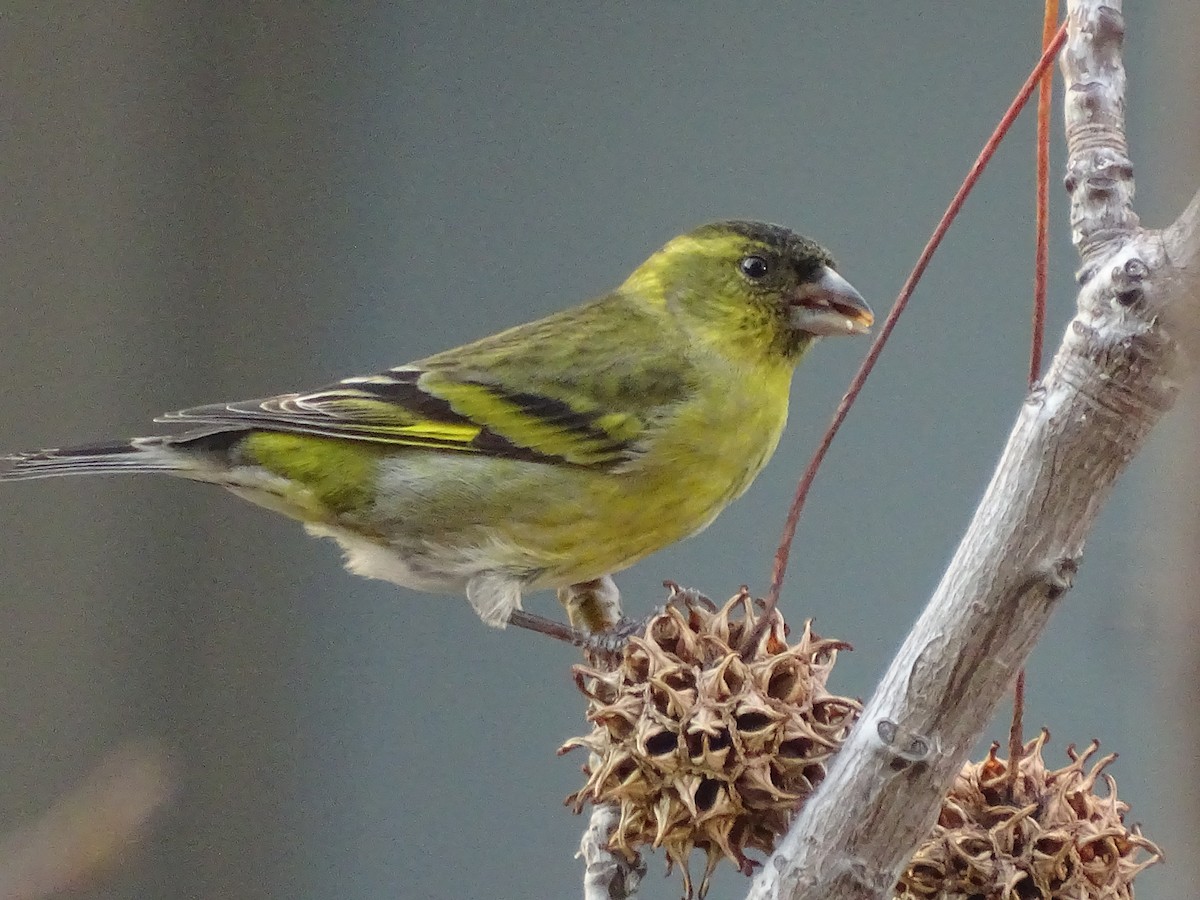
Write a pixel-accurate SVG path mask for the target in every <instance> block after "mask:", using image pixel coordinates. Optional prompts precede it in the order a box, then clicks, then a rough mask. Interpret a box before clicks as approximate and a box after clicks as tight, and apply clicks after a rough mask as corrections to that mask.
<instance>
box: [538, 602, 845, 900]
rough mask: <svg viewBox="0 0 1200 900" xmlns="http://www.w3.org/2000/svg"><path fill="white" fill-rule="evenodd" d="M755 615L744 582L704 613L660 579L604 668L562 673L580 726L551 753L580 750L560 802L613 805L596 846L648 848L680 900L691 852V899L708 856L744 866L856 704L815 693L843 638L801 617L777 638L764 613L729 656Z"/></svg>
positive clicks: (804, 788) (816, 771) (788, 810)
mask: <svg viewBox="0 0 1200 900" xmlns="http://www.w3.org/2000/svg"><path fill="white" fill-rule="evenodd" d="M757 622H758V612H757V611H756V608H755V604H754V601H753V600H752V599H751V597H750V595H749V593H748V592H747V591H746V590H745V589H744V588H743V589H742V591H741V592H739V593H738V594H737V596H735V597H733V599H731V600H730V601H729V602H728V603H726V604H725V606H724V607H722V608H721V609H719V610H718V609H717V608H716V607H715V606H714V605H713V604H712V603H711V602H710V601H708V600H707V599H705V598H702V597H700V596H699V595H697V594H695V593H694V592H690V591H684V590H680V589H678V588H677V587H674V586H672V588H671V597H670V599H669V601H668V603H667V606H666V608H665V609H664V610H663V612H662V613H660V614H658V615H656V616H654V617H653V618H651V619H650V620H649V622H647V624H646V627H645V629H644V631H643V632H642V633H641V634H640V635H639V636H635V637H632V638H630V640H629V643H628V646H627V647H626V648H625V652H624V655H623V657H622V658H621V660H620V662H619V664H617V665H616V666H615V668H613V669H611V670H607V671H605V670H601V669H597V668H590V667H587V666H576V667H575V670H574V671H575V678H576V682H577V684H578V685H579V689H580V690H581V691H582V692H583V693H584V694H585V695H586V696H587V698H588V719H589V721H591V722H592V724H593V726H594V728H593V730H592V732H591V734H589V735H587V736H584V737H577V738H572V739H571V740H569V741H567V742H566V743H565V744H563V746H562V747H561V748H560V750H559V752H560V753H565V752H567V751H569V750H572V749H574V748H576V747H583V748H585V749H587V750H588V751H590V757H589V760H588V762H587V764H586V765H585V766H584V768H583V771H584V774H585V775H587V783H586V784H585V785H584V786H583V788H582V789H580V790H579V791H577V792H576V793H574V794H572V795H571V796H570V797H568V798H567V804H568V805H570V806H573V807H574V809H575V811H576V812H580V811H581V810H582V808H583V806H584V805H585V804H586V803H587V802H589V801H590V802H592V803H596V804H601V803H608V804H614V805H615V806H617V807H619V809H620V813H621V815H620V820H619V822H618V824H617V826H616V828H615V829H614V831H613V834H612V838H611V840H610V848H611V849H612V850H613V851H614V852H618V853H621V854H622V855H624V856H625V857H626V858H627V859H629V860H631V861H633V860H636V859H637V858H638V851H639V848H642V847H662V848H663V849H664V850H665V852H666V855H667V866H668V871H670V869H671V867H672V866H673V865H676V864H677V865H678V866H679V867H680V869H681V871H682V873H683V879H684V890H685V892H686V894H687V896H688V897H691V896H692V893H693V891H692V879H691V874H690V872H689V870H688V859H689V857H690V856H691V854H692V851H693V850H700V851H701V852H703V853H704V854H705V855H706V860H705V868H704V874H703V877H702V878H701V879H700V885H699V894H700V896H701V897H703V896H704V894H705V892H706V890H707V887H708V881H709V878H710V876H711V875H712V872H713V870H714V868H715V867H716V866H717V864H718V863H719V862H720V861H721V860H722V859H728V860H730V861H731V862H732V863H733V864H734V865H735V866H737V867H738V869H740V870H741V871H742V872H744V873H746V874H749V873H750V872H751V871H752V870H753V866H754V865H756V863H754V862H753V861H752V860H750V859H749V858H748V857H747V855H746V854H747V851H751V850H754V851H761V852H764V853H767V852H770V850H771V849H772V848H773V847H774V844H775V840H776V838H777V837H778V836H779V835H780V834H781V833H783V831H784V830H785V829H786V828H787V826H788V823H789V821H790V819H791V816H792V813H793V812H794V811H795V809H796V807H797V805H798V804H799V803H801V802H802V801H803V800H804V798H806V797H807V796H808V795H809V794H810V793H811V792H812V790H813V788H814V786H815V785H816V784H818V783H819V782H820V781H821V780H822V779H823V778H824V777H825V765H824V764H825V760H826V759H828V758H829V756H830V755H831V754H832V753H834V751H836V750H837V749H838V747H840V746H841V744H842V741H843V740H844V739H845V737H846V733H847V732H848V731H849V729H850V726H851V725H852V724H853V723H854V720H855V719H856V718H857V716H858V713H859V711H860V708H861V707H860V704H859V703H858V702H857V701H856V700H852V699H850V698H848V697H837V696H834V695H832V694H829V693H828V692H826V690H825V681H826V679H827V678H828V676H829V671H830V669H831V668H832V667H833V664H834V660H835V659H836V657H837V651H838V650H840V649H844V648H846V647H847V645H846V644H844V643H841V642H838V641H832V640H823V639H821V638H819V637H817V636H816V635H814V634H813V633H812V631H811V630H810V628H809V624H808V623H805V626H804V632H803V634H801V635H800V639H799V640H798V641H797V642H796V643H795V644H794V645H792V646H788V644H787V641H786V637H787V626H786V624H785V623H784V620H783V617H782V615H781V614H780V613H779V612H778V610H776V611H775V612H774V613H773V615H772V619H771V621H770V624H769V626H768V627H767V628H766V629H765V631H764V633H763V635H762V637H761V638H760V639H759V641H758V642H757V644H756V645H755V646H754V647H752V648H750V649H749V650H748V651H746V652H742V648H741V643H742V639H743V637H744V636H749V635H750V634H751V633H752V631H753V629H754V626H755V625H756V623H757Z"/></svg>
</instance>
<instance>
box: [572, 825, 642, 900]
mask: <svg viewBox="0 0 1200 900" xmlns="http://www.w3.org/2000/svg"><path fill="white" fill-rule="evenodd" d="M620 817H621V811H620V810H619V809H617V808H616V807H615V806H610V805H608V804H601V805H599V806H595V807H593V808H592V815H591V818H590V819H589V820H588V827H587V830H586V831H584V833H583V840H581V841H580V842H579V856H580V857H582V858H583V866H584V868H583V900H631V898H632V897H634V896H635V895H636V894H637V889H638V885H639V884H640V883H641V881H642V876H643V875H645V874H646V867H645V864H644V863H643V864H640V865H632V864H630V863H628V862H626V861H625V860H624V859H623V858H622V857H620V856H618V855H617V854H616V853H613V852H612V851H611V850H609V849H608V839H609V838H610V837H611V836H612V832H613V829H614V828H616V827H617V821H618V820H619V819H620Z"/></svg>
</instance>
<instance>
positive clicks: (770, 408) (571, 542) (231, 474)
mask: <svg viewBox="0 0 1200 900" xmlns="http://www.w3.org/2000/svg"><path fill="white" fill-rule="evenodd" d="M871 322H872V314H871V311H870V309H869V308H868V307H867V305H866V303H865V302H863V299H862V298H861V297H860V296H859V295H858V293H857V292H856V291H855V290H854V288H853V287H851V286H850V284H849V283H848V282H847V281H846V280H845V279H844V278H842V277H841V276H840V275H839V274H838V273H837V272H836V271H835V269H834V263H833V260H832V258H831V257H830V255H829V253H828V252H827V251H826V250H825V249H824V248H822V247H820V246H819V245H817V244H815V243H813V242H812V241H810V240H808V239H806V238H803V237H800V236H799V235H797V234H794V233H793V232H791V231H788V230H787V229H785V228H781V227H779V226H775V225H764V224H760V223H756V222H741V221H731V222H718V223H714V224H711V225H706V226H703V227H701V228H698V229H696V230H695V231H691V232H689V233H687V234H684V235H681V236H679V237H677V238H675V239H673V240H672V241H670V242H669V243H668V244H667V245H666V246H664V247H663V248H662V249H661V250H659V251H658V252H657V253H655V254H654V255H653V256H651V257H650V258H649V259H648V260H646V261H645V262H644V263H643V264H642V265H640V266H639V267H638V268H637V269H636V270H635V271H634V272H633V274H632V275H630V276H629V278H628V279H626V281H625V283H624V284H622V285H621V286H620V287H619V288H617V289H616V290H615V291H613V292H611V293H609V294H605V295H604V296H602V297H599V298H597V299H595V300H592V301H590V302H588V303H585V304H583V305H582V306H577V307H575V308H573V309H568V310H565V311H563V312H559V313H555V314H554V315H551V316H547V317H546V318H544V319H539V320H538V321H536V322H530V323H529V324H527V325H520V326H518V327H516V328H511V329H509V330H507V331H502V332H500V333H499V334H495V335H492V336H490V337H486V338H483V339H482V340H478V341H475V342H474V343H471V344H466V345H464V346H462V347H457V348H455V349H453V350H447V351H445V352H443V353H438V354H436V355H434V356H429V357H426V358H425V359H421V360H417V361H416V362H412V363H409V364H408V365H403V366H397V367H396V368H393V369H388V370H387V371H385V372H382V373H380V374H377V375H367V376H361V377H355V378H346V379H344V380H342V381H339V382H338V383H336V384H333V385H331V386H329V387H325V388H321V389H319V390H315V391H309V392H302V393H290V394H280V395H278V396H275V397H268V398H266V399H262V400H248V401H244V402H239V403H221V404H214V405H211V406H198V407H195V408H193V409H185V410H183V411H181V412H177V413H171V414H170V415H167V416H164V417H162V418H161V419H159V420H158V421H160V422H171V423H179V424H181V425H183V426H186V427H187V428H189V429H190V430H186V431H182V432H180V433H177V434H173V435H169V436H158V437H139V438H134V439H132V440H129V441H120V442H115V443H107V444H101V445H96V446H84V447H74V448H70V449H61V450H40V451H34V452H28V453H18V454H14V455H12V456H8V457H5V458H3V461H2V462H0V479H3V480H16V479H25V478H42V477H48V476H54V475H77V474H79V475H82V474H90V473H109V472H162V473H165V474H167V475H175V476H178V477H181V478H188V479H191V480H193V481H203V482H208V483H211V484H216V485H220V486H221V487H224V488H227V489H228V490H230V491H232V492H233V493H235V494H237V495H238V496H240V497H244V498H245V499H247V500H250V501H252V502H254V503H257V504H259V505H261V506H265V507H267V508H268V509H273V510H275V511H277V512H281V513H283V514H285V515H287V516H290V517H292V518H294V519H298V520H300V521H301V522H303V523H304V526H305V528H306V529H307V530H308V531H309V532H310V533H312V534H314V535H320V536H323V537H331V538H333V539H334V540H336V541H337V542H338V543H339V544H341V546H342V547H343V548H344V550H345V552H346V566H347V568H349V569H350V570H351V571H353V572H357V573H358V574H360V575H365V576H367V577H370V578H381V579H384V580H386V581H390V582H394V583H395V584H398V585H403V586H405V587H410V588H416V589H418V590H424V591H435V592H462V593H465V594H466V596H467V599H468V600H469V601H470V602H471V605H472V606H473V607H474V608H475V610H476V612H478V613H479V615H480V617H481V618H482V619H483V620H484V621H485V622H487V623H488V624H489V625H497V626H503V625H505V624H506V623H507V622H508V620H509V617H510V615H511V613H512V612H513V611H514V610H516V609H520V608H521V598H522V595H523V594H524V593H525V592H527V591H533V590H540V589H544V588H553V589H558V590H559V594H560V598H562V599H563V600H564V603H566V604H567V605H568V608H569V609H571V606H572V603H571V598H572V592H573V591H578V592H579V593H580V594H581V595H589V594H596V593H597V592H598V593H599V594H600V595H604V594H605V593H606V592H608V591H611V590H614V589H613V588H612V583H611V581H610V580H609V579H608V576H609V575H610V574H611V573H613V572H617V571H620V570H621V569H624V568H626V567H628V566H630V565H632V564H633V563H635V562H637V561H638V560H639V559H641V558H642V557H644V556H646V555H647V554H650V553H653V552H654V551H656V550H659V549H661V548H663V547H666V546H667V545H669V544H672V543H674V542H675V541H678V540H680V539H682V538H685V537H687V536H689V535H692V534H695V533H696V532H698V531H700V530H701V529H703V528H704V527H706V526H707V525H708V524H709V523H710V522H712V520H713V519H714V518H715V517H716V516H717V514H718V513H720V512H721V510H722V509H724V508H725V506H726V505H727V504H728V503H729V502H730V501H732V500H733V499H734V498H736V497H737V496H739V495H740V494H741V493H742V492H743V491H745V490H746V488H747V487H749V485H750V483H751V482H752V481H753V480H754V477H755V476H756V475H757V474H758V473H759V471H761V469H762V468H763V466H764V465H765V464H766V462H767V460H768V459H769V458H770V457H771V454H772V453H773V452H774V450H775V446H776V444H777V443H778V442H779V437H780V434H781V432H782V431H783V427H784V422H785V420H786V418H787V409H788V392H789V389H790V385H791V380H792V370H793V369H794V368H795V366H796V364H797V363H798V362H799V361H800V359H801V358H802V357H803V356H804V354H805V353H806V352H807V351H808V349H809V348H810V347H811V346H812V345H813V343H815V341H816V340H817V338H819V337H824V336H827V335H839V334H847V335H848V334H861V333H863V332H865V331H866V330H867V328H868V326H870V324H871ZM600 599H601V600H603V599H604V598H603V596H601V598H600ZM578 615H581V616H582V618H583V621H582V622H580V623H579V624H583V625H591V624H594V623H592V622H590V621H588V615H587V614H578ZM575 618H576V616H575V615H573V619H575Z"/></svg>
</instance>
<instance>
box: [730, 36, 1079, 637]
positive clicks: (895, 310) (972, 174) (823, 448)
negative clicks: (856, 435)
mask: <svg viewBox="0 0 1200 900" xmlns="http://www.w3.org/2000/svg"><path fill="white" fill-rule="evenodd" d="M1066 38H1067V26H1066V23H1064V24H1063V25H1062V27H1060V28H1059V29H1058V31H1057V32H1056V33H1055V35H1054V38H1053V39H1052V40H1051V42H1050V43H1049V44H1048V45H1047V46H1046V49H1045V51H1044V52H1043V53H1042V56H1041V58H1040V59H1039V60H1038V62H1037V65H1035V66H1034V67H1033V71H1032V72H1030V74H1029V77H1028V78H1027V79H1026V80H1025V83H1024V84H1023V85H1022V86H1021V90H1020V91H1018V92H1017V96H1016V97H1015V98H1014V99H1013V101H1012V103H1011V104H1010V105H1009V107H1008V109H1007V110H1005V112H1004V116H1003V117H1002V118H1001V119H1000V123H999V124H998V125H997V126H996V129H995V131H993V132H992V135H991V137H989V138H988V140H987V143H986V144H984V145H983V149H982V150H981V151H980V152H979V156H978V157H977V158H976V160H975V163H974V165H972V166H971V170H970V171H969V172H968V173H967V177H966V178H965V179H964V180H963V183H962V185H961V186H960V187H959V189H958V191H957V193H955V195H954V199H953V200H951V201H950V205H949V206H948V207H947V208H946V212H945V213H943V214H942V218H941V220H940V221H939V222H938V224H937V228H935V229H934V232H933V235H932V236H931V237H930V238H929V242H928V243H927V244H926V245H925V249H924V250H922V251H921V255H920V256H919V257H918V258H917V262H916V265H915V266H913V270H912V272H911V273H910V274H909V276H908V278H907V280H906V281H905V282H904V286H903V287H902V288H901V289H900V294H899V296H897V297H896V302H895V303H893V304H892V308H891V310H890V311H889V312H888V315H887V318H886V319H885V320H884V322H883V326H882V327H881V328H880V329H879V335H878V337H876V338H875V341H874V342H873V343H872V344H871V349H870V350H869V351H867V356H866V358H865V359H864V360H863V362H862V365H861V366H860V367H859V370H858V372H857V373H856V374H855V376H854V380H853V381H851V382H850V387H849V389H848V390H847V391H846V395H845V396H844V397H842V400H841V402H840V403H839V404H838V406H837V410H836V411H835V412H834V414H833V419H832V421H830V423H829V427H828V428H827V429H826V431H825V435H824V436H823V437H822V438H821V443H820V444H818V445H817V449H816V452H815V453H814V454H813V457H812V459H811V460H810V461H809V464H808V468H806V469H805V470H804V475H803V476H802V477H801V478H800V483H799V484H798V485H797V486H796V494H795V496H794V497H793V498H792V505H791V506H790V507H789V509H788V514H787V519H786V520H785V522H784V526H783V535H782V537H781V538H780V541H779V548H778V549H777V550H776V551H775V564H774V566H773V568H772V571H771V587H770V590H769V591H768V592H767V599H766V608H765V611H764V614H763V618H762V619H760V620H759V624H760V625H761V624H762V623H764V622H768V621H770V619H771V613H772V612H773V611H774V609H775V607H776V606H777V605H778V604H779V594H780V591H781V590H782V589H783V579H784V576H785V575H786V573H787V564H788V556H789V554H790V553H791V547H792V541H793V539H794V538H795V536H796V526H797V525H798V524H799V522H800V513H801V511H802V510H803V509H804V501H805V500H806V499H807V498H808V492H809V489H810V488H811V487H812V483H813V479H814V478H815V477H816V474H817V469H818V468H820V466H821V463H822V462H823V461H824V459H825V455H826V454H827V453H828V452H829V447H830V445H831V444H832V443H833V439H834V437H835V436H836V435H837V433H838V430H839V429H840V428H841V427H842V423H843V422H844V421H845V419H846V414H847V413H848V412H849V411H850V407H851V405H852V404H853V403H854V401H855V400H856V399H857V398H858V395H859V393H861V392H862V388H863V384H864V383H865V382H866V380H867V376H868V375H870V374H871V370H872V369H874V368H875V363H876V361H877V360H878V359H879V355H880V353H882V352H883V348H884V346H885V345H886V344H887V341H888V338H889V337H891V334H892V330H893V329H894V328H895V327H896V321H897V319H899V318H900V315H901V314H902V313H903V312H904V310H905V307H907V306H908V301H909V298H910V297H912V294H913V291H914V290H915V289H916V286H917V282H919V281H920V280H921V276H922V275H924V274H925V269H926V268H927V267H928V266H929V261H930V259H931V258H932V257H933V254H934V252H935V251H936V250H937V248H938V246H939V245H940V244H941V243H942V239H943V238H944V237H945V235H946V230H947V229H948V228H949V227H950V223H951V222H953V221H954V218H955V216H957V215H958V213H959V210H961V209H962V206H963V203H964V202H965V201H966V199H967V195H968V194H970V192H971V190H972V189H973V188H974V187H975V184H976V182H978V181H979V177H980V176H981V175H982V174H983V170H984V169H985V168H986V167H987V164H988V163H989V162H990V161H991V159H992V157H993V156H994V155H995V153H996V148H997V147H999V146H1000V141H1002V140H1003V139H1004V136H1005V135H1006V134H1008V131H1009V129H1010V128H1011V127H1012V124H1013V122H1014V121H1015V120H1016V118H1017V115H1018V114H1019V113H1020V112H1021V110H1022V108H1024V106H1025V104H1026V103H1027V102H1029V98H1030V97H1031V96H1032V95H1033V92H1034V91H1035V90H1037V87H1038V84H1039V83H1040V82H1041V80H1042V76H1043V75H1044V74H1045V73H1046V72H1048V71H1049V69H1050V66H1051V65H1053V63H1054V57H1055V55H1056V54H1057V53H1058V51H1059V50H1060V49H1061V48H1062V45H1063V43H1064V42H1065V41H1066ZM755 630H756V631H757V630H758V629H755ZM758 637H761V635H757V636H756V635H753V634H752V635H748V638H754V639H755V640H754V642H755V643H757V638H758ZM747 645H748V644H747ZM745 646H746V645H744V647H745Z"/></svg>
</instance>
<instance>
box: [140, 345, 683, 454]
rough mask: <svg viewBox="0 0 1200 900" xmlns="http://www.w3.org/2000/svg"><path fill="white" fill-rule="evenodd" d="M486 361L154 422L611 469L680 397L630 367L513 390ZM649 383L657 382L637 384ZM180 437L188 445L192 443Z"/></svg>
mask: <svg viewBox="0 0 1200 900" xmlns="http://www.w3.org/2000/svg"><path fill="white" fill-rule="evenodd" d="M435 360H436V358H431V359H430V360H429V361H428V362H430V363H434V361H435ZM489 362H491V363H492V366H491V370H489V371H488V372H481V371H479V370H477V369H474V368H468V369H461V368H460V367H459V366H447V365H445V364H443V365H431V366H428V367H427V366H423V365H421V364H420V363H416V364H413V365H410V366H401V367H398V368H396V369H391V370H389V371H387V372H383V373H381V374H379V375H371V376H365V377H358V378H347V379H345V380H344V381H341V382H338V383H337V384H334V385H330V386H328V387H326V388H322V389H320V390H316V391H312V392H308V393H294V394H280V395H278V396H275V397H267V398H265V399H261V400H247V401H242V402H238V403H225V404H213V405H209V406H197V407H193V408H191V409H185V410H181V411H179V412H174V413H169V414H167V415H165V416H162V417H160V418H159V419H158V420H157V421H160V422H173V423H178V424H186V425H195V426H198V427H200V428H201V429H203V430H205V431H206V432H208V433H212V432H211V431H209V429H210V428H212V427H213V426H216V427H215V429H213V430H218V431H223V430H226V429H228V430H238V431H240V430H242V429H262V430H266V431H277V432H288V433H293V434H311V435H319V436H323V437H331V438H342V439H348V440H359V441H367V442H372V443H376V444H389V445H393V446H399V447H414V448H425V449H435V450H443V451H460V452H464V453H475V454H483V455H487V456H494V457H504V458H509V459H521V460H527V461H534V462H545V463H555V464H568V465H576V466H585V467H609V466H613V465H619V464H620V463H622V462H625V461H627V460H629V459H630V458H631V457H633V456H634V455H636V454H637V453H638V451H639V449H640V447H639V441H640V439H641V438H643V437H644V434H645V431H646V428H647V425H648V424H650V423H651V422H652V420H653V419H654V417H655V412H656V410H657V409H659V408H660V406H661V404H662V403H663V402H664V401H666V402H670V400H671V399H672V397H673V395H674V394H677V393H680V392H681V390H682V388H677V387H675V386H668V385H664V384H663V380H662V378H661V376H659V375H656V374H655V373H654V372H649V373H646V372H641V373H639V371H638V367H637V366H635V365H634V364H633V363H632V362H630V363H629V364H628V368H629V369H630V371H629V372H620V371H619V370H620V369H621V368H625V366H622V365H620V364H618V366H617V368H618V371H617V372H614V371H612V365H611V364H610V365H608V367H607V369H606V370H605V372H604V373H603V377H600V378H598V379H595V380H594V383H593V380H589V379H588V378H587V377H586V376H584V375H582V373H580V372H579V371H578V370H577V369H575V368H573V369H569V370H568V376H567V377H558V378H551V379H550V380H547V379H546V377H545V374H544V373H539V376H538V377H535V378H534V379H533V381H532V385H533V386H532V387H530V388H528V389H515V388H513V387H511V386H509V385H507V384H506V383H505V382H504V380H502V379H498V378H496V377H494V376H495V374H496V371H499V373H500V374H501V375H503V374H505V370H507V369H508V368H509V367H510V366H509V365H505V364H503V363H501V362H500V361H499V360H496V359H493V360H489ZM505 362H507V360H505ZM610 363H611V361H610ZM643 368H644V367H643ZM584 371H588V367H587V366H586V365H585V366H584ZM571 373H573V374H574V375H575V376H576V377H574V378H571V377H570V374H571ZM646 377H649V378H650V379H652V381H651V382H648V383H646V384H644V385H639V380H641V381H644V380H645V379H646ZM614 378H615V379H617V382H619V383H620V385H621V389H620V391H619V392H616V393H617V394H618V395H620V396H623V397H626V398H628V399H627V400H626V402H615V401H614V400H613V394H614V390H613V385H614ZM180 438H181V439H182V440H187V438H188V435H181V436H180Z"/></svg>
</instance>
